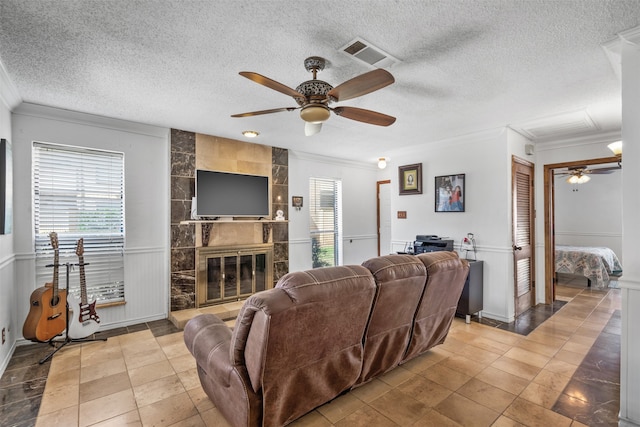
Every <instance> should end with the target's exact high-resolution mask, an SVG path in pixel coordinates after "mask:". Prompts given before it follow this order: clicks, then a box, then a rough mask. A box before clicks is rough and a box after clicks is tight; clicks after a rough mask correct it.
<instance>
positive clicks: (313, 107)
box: [231, 56, 396, 136]
mask: <svg viewBox="0 0 640 427" xmlns="http://www.w3.org/2000/svg"><path fill="white" fill-rule="evenodd" d="M324 67H325V60H324V58H320V57H319V56H312V57H309V58H307V59H305V60H304V68H305V69H306V70H307V71H309V72H311V73H313V79H312V80H307V81H305V82H302V83H300V85H298V87H296V88H295V90H294V89H292V88H290V87H288V86H286V85H284V84H282V83H279V82H277V81H275V80H272V79H270V78H268V77H265V76H263V75H261V74H258V73H253V72H250V71H241V72H240V75H241V76H243V77H246V78H248V79H249V80H252V81H254V82H256V83H258V84H261V85H263V86H266V87H268V88H270V89H273V90H276V91H278V92H280V93H283V94H285V95H289V96H291V97H292V98H293V99H294V100H295V101H296V102H297V103H298V107H283V108H273V109H270V110H261V111H251V112H249V113H241V114H233V115H232V116H231V117H250V116H258V115H261V114H270V113H278V112H281V111H293V110H298V109H300V117H301V118H302V120H304V121H305V128H304V133H305V135H307V136H310V135H314V134H316V133H318V132H320V130H321V129H322V123H323V122H325V121H326V120H328V119H329V116H330V115H331V111H333V112H334V113H335V114H337V115H339V116H342V117H345V118H347V119H351V120H356V121H359V122H363V123H368V124H371V125H377V126H389V125H391V124H393V123H394V122H395V121H396V118H395V117H392V116H388V115H386V114H382V113H378V112H376V111H371V110H365V109H362V108H356V107H330V106H329V104H330V103H332V102H339V101H346V100H347V99H352V98H357V97H359V96H362V95H366V94H368V93H371V92H374V91H376V90H378V89H382V88H383V87H385V86H388V85H390V84H392V83H393V82H394V81H395V80H394V78H393V76H392V75H391V73H389V72H388V71H386V70H383V69H377V70H373V71H369V72H368V73H364V74H361V75H359V76H357V77H354V78H352V79H350V80H347V81H346V82H344V83H342V84H340V85H338V86H336V87H333V86H331V85H330V84H329V83H327V82H324V81H322V80H317V79H316V76H317V73H318V71H322V70H323V69H324Z"/></svg>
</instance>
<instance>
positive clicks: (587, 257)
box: [556, 246, 622, 288]
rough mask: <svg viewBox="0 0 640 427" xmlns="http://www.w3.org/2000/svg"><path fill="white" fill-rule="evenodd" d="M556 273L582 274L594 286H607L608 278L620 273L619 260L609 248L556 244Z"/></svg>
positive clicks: (617, 275)
mask: <svg viewBox="0 0 640 427" xmlns="http://www.w3.org/2000/svg"><path fill="white" fill-rule="evenodd" d="M556 273H567V274H576V275H580V276H584V277H586V278H587V280H588V283H589V285H590V286H591V285H593V287H595V288H603V287H605V286H609V280H610V278H611V277H612V276H613V277H619V276H621V275H622V266H621V265H620V260H619V259H618V257H617V256H616V254H615V252H613V251H612V250H611V249H609V248H605V247H589V246H586V247H585V246H556Z"/></svg>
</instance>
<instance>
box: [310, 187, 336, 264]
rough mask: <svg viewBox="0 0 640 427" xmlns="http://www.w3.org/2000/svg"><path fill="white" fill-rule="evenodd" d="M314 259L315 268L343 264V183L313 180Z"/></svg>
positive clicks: (311, 223)
mask: <svg viewBox="0 0 640 427" xmlns="http://www.w3.org/2000/svg"><path fill="white" fill-rule="evenodd" d="M309 195H310V199H311V201H310V203H309V212H310V215H311V218H310V219H311V221H310V230H309V231H310V235H311V258H312V261H313V268H316V267H328V266H334V265H340V264H342V200H341V199H342V182H341V181H337V180H333V179H324V178H311V180H310V183H309Z"/></svg>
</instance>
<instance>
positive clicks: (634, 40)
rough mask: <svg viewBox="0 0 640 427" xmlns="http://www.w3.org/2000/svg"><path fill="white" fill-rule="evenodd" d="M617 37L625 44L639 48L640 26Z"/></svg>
mask: <svg viewBox="0 0 640 427" xmlns="http://www.w3.org/2000/svg"><path fill="white" fill-rule="evenodd" d="M618 36H619V37H620V38H621V39H622V40H624V41H625V42H627V43H631V44H635V45H637V46H640V26H637V27H634V28H630V29H628V30H625V31H623V32H621V33H618Z"/></svg>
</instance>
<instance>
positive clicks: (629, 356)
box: [619, 27, 640, 427]
mask: <svg viewBox="0 0 640 427" xmlns="http://www.w3.org/2000/svg"><path fill="white" fill-rule="evenodd" d="M622 38H623V40H622V61H621V62H622V141H623V142H622V145H623V148H622V150H623V151H622V153H623V165H626V164H628V165H630V166H631V167H629V168H626V169H625V170H624V171H623V174H622V195H623V204H622V229H623V230H624V235H623V237H622V251H623V252H624V254H625V260H626V261H625V264H624V265H623V267H624V275H623V276H622V277H621V279H620V282H619V283H620V288H621V290H622V302H621V304H622V336H621V338H622V344H621V351H620V377H621V379H620V423H619V425H620V426H623V427H626V426H640V405H638V402H640V334H638V325H639V324H640V256H639V255H638V248H637V242H638V241H640V223H639V222H638V220H637V218H638V212H639V210H640V198H639V197H638V184H639V183H640V169H638V167H637V166H636V165H638V164H639V163H640V120H638V117H640V79H638V75H639V74H640V27H636V28H634V29H632V30H629V31H628V32H626V33H625V34H624V35H623V36H622Z"/></svg>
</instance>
